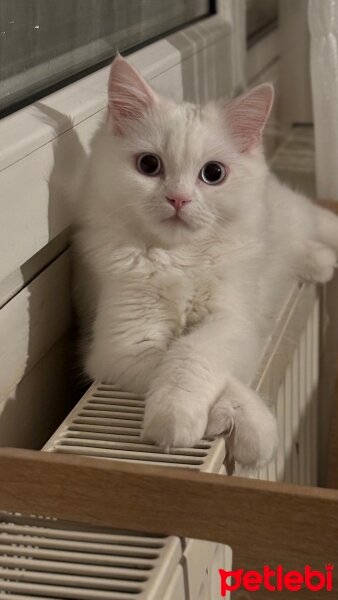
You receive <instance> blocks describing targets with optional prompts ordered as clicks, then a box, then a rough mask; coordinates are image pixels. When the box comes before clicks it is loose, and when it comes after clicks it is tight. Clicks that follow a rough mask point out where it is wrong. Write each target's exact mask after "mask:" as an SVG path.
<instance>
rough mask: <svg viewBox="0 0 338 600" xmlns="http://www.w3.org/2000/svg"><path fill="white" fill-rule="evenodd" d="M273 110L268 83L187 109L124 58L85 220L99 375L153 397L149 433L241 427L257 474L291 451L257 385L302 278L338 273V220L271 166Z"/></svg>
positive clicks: (78, 238) (242, 452) (91, 347)
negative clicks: (283, 310) (281, 442)
mask: <svg viewBox="0 0 338 600" xmlns="http://www.w3.org/2000/svg"><path fill="white" fill-rule="evenodd" d="M272 101H273V88H272V86H271V85H269V84H266V85H261V86H259V87H256V88H254V89H253V90H251V91H249V92H247V93H245V94H244V95H242V96H240V97H238V98H236V99H233V100H221V101H218V102H212V103H209V104H207V105H206V106H202V107H201V106H195V105H193V104H181V105H176V104H174V103H173V102H172V101H170V100H168V99H164V98H161V97H159V96H157V95H156V94H155V92H154V91H153V90H152V89H151V88H150V87H149V85H148V84H147V83H146V82H145V80H144V79H143V78H142V77H141V76H140V75H139V74H138V73H137V72H136V70H135V69H134V68H133V67H132V66H130V65H129V64H128V62H127V61H125V60H124V59H122V58H121V57H117V58H116V59H115V60H114V63H113V66H112V68H111V74H110V80H109V106H108V118H107V122H105V123H103V124H102V126H101V128H100V129H99V131H98V132H97V134H96V135H95V136H94V139H93V142H92V148H91V155H90V158H89V161H88V164H87V166H86V175H85V178H84V182H83V186H82V190H81V194H80V199H79V204H78V206H77V215H76V234H75V248H76V249H77V251H78V254H79V256H80V260H81V262H82V265H83V267H84V272H85V276H84V277H83V276H81V275H79V276H78V289H77V295H78V298H79V300H80V302H79V304H80V311H81V314H82V317H83V318H84V319H86V320H87V323H88V324H89V328H90V332H91V333H90V335H89V343H88V349H87V356H86V362H85V365H86V366H85V368H86V371H87V373H88V374H89V375H90V376H91V377H92V378H93V379H96V380H100V381H106V382H111V383H114V384H116V385H117V386H118V387H119V388H125V389H127V390H131V391H136V392H139V393H142V394H145V395H146V411H145V417H144V431H143V435H144V438H145V439H147V440H151V441H153V442H156V443H157V444H160V445H161V446H163V447H165V448H170V447H173V446H183V447H184V446H185V447H187V446H193V445H194V444H196V443H197V442H198V441H199V440H200V439H201V438H202V436H203V435H204V434H205V433H206V432H207V433H208V434H212V435H215V434H219V433H221V432H223V431H230V430H233V440H234V447H233V452H234V457H235V459H236V460H237V461H238V462H240V463H241V464H243V465H248V466H249V465H251V466H253V465H261V464H263V463H264V462H267V461H269V460H270V459H271V457H272V455H273V453H274V451H275V448H276V445H277V429H276V423H275V419H274V417H273V416H272V414H271V412H270V410H269V409H268V407H267V406H266V404H265V403H264V402H263V400H261V399H260V398H259V397H258V395H257V394H256V393H255V392H254V391H252V390H251V389H249V387H248V384H250V381H251V380H252V378H253V376H254V374H255V371H256V369H257V365H258V361H259V358H260V353H261V350H262V344H263V342H264V339H265V337H266V335H267V333H268V332H269V329H270V327H271V324H272V322H273V317H274V315H275V314H276V311H277V310H278V308H279V306H280V303H281V301H282V300H283V299H284V297H285V294H286V292H287V291H288V290H289V288H290V285H291V284H292V282H293V281H294V280H295V278H296V277H300V278H302V279H308V280H311V281H320V282H325V281H328V280H329V279H330V278H331V277H332V274H333V270H334V266H335V263H336V252H337V250H338V219H337V218H336V217H334V216H333V215H332V214H331V213H328V212H327V211H324V210H323V209H320V208H317V207H316V206H315V205H313V204H312V203H310V201H309V200H307V199H306V198H304V197H303V196H301V195H299V194H297V193H295V192H292V191H290V190H289V189H287V188H286V187H284V186H283V185H281V184H280V183H279V182H278V181H277V180H276V178H275V177H274V176H273V175H271V174H270V173H269V170H268V168H267V165H266V162H265V158H264V154H263V150H262V142H261V136H262V131H263V128H264V125H265V123H266V121H267V119H268V116H269V112H270V109H271V105H272Z"/></svg>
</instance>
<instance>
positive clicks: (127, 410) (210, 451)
mask: <svg viewBox="0 0 338 600" xmlns="http://www.w3.org/2000/svg"><path fill="white" fill-rule="evenodd" d="M143 411H144V399H143V398H141V397H139V396H137V395H136V394H130V393H127V392H121V391H119V390H116V389H115V388H114V387H113V386H110V385H103V384H99V385H96V384H93V385H92V386H91V388H90V389H89V390H88V392H87V393H86V394H85V395H84V396H83V398H82V399H81V400H80V402H79V403H78V404H77V406H76V407H75V409H74V410H73V411H72V412H71V413H70V415H69V416H68V418H67V419H66V421H64V423H63V425H62V426H61V427H60V428H59V429H58V430H57V431H56V433H55V434H54V435H53V437H52V438H51V439H50V440H49V442H48V443H47V444H46V446H45V450H47V451H49V452H62V453H67V454H68V453H69V454H83V455H87V456H94V457H97V458H104V459H114V460H122V461H123V460H127V461H128V462H142V463H145V462H146V463H148V464H149V463H150V464H153V465H161V466H164V465H169V466H172V467H173V466H175V467H185V468H190V469H198V470H202V471H214V472H218V471H219V469H220V467H221V465H222V463H223V460H224V455H225V446H224V441H223V440H222V439H212V440H202V441H201V442H200V443H199V444H197V446H195V448H183V449H180V448H174V449H172V450H171V451H170V452H169V453H167V452H164V451H163V450H162V449H161V448H159V447H157V446H154V445H152V444H145V443H143V441H142V439H141V426H142V418H143Z"/></svg>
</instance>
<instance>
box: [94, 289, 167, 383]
mask: <svg viewBox="0 0 338 600" xmlns="http://www.w3.org/2000/svg"><path fill="white" fill-rule="evenodd" d="M174 329H175V319H174V318H172V317H171V315H170V312H168V310H167V307H166V306H164V305H163V302H161V299H159V298H158V297H157V296H156V297H154V296H153V291H152V290H151V288H149V286H148V287H147V286H144V288H142V287H141V288H140V289H138V287H137V286H136V287H135V289H134V288H133V286H132V285H131V284H129V285H124V284H123V282H122V281H119V282H117V284H116V285H115V286H114V287H113V288H112V289H111V290H109V289H106V290H105V291H104V294H101V297H100V299H99V302H98V307H97V315H96V319H95V321H94V326H93V331H92V340H91V342H90V344H89V351H88V355H87V358H86V361H85V367H86V371H87V373H88V374H89V376H90V377H91V378H92V379H95V380H97V381H104V382H106V383H112V384H114V385H116V386H117V387H119V388H121V389H125V390H127V391H132V392H136V393H139V394H144V393H145V392H146V390H147V389H148V388H149V385H150V382H151V380H152V379H153V377H154V373H155V372H156V369H157V367H158V365H159V364H160V362H161V360H162V358H163V356H164V354H165V353H166V351H167V348H168V345H169V343H170V341H171V339H172V338H173V335H174Z"/></svg>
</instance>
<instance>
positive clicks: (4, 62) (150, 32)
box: [0, 0, 210, 111]
mask: <svg viewBox="0 0 338 600" xmlns="http://www.w3.org/2000/svg"><path fill="white" fill-rule="evenodd" d="M209 11H210V2H209V1H208V0H170V1H169V0H0V111H4V109H8V107H10V106H12V107H13V105H14V104H15V103H18V102H20V101H22V100H23V99H28V98H29V97H31V96H32V95H36V94H39V92H41V91H42V90H46V88H49V87H50V86H53V85H55V84H57V83H58V82H60V81H64V80H65V79H67V78H70V77H74V76H75V75H77V74H79V73H82V74H84V73H85V72H88V69H91V68H93V67H94V65H95V66H96V65H100V66H101V64H104V61H108V60H109V59H111V58H112V56H114V54H115V53H116V49H119V50H120V51H121V52H123V51H125V50H128V49H130V48H132V47H134V46H136V45H138V44H142V43H144V42H147V41H149V40H150V39H152V38H154V37H156V36H159V35H163V34H165V33H166V32H168V31H170V30H172V29H175V28H177V27H181V26H183V25H185V24H187V23H190V22H192V21H194V20H195V19H198V18H201V17H203V16H206V15H208V14H209Z"/></svg>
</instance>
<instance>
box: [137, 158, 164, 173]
mask: <svg viewBox="0 0 338 600" xmlns="http://www.w3.org/2000/svg"><path fill="white" fill-rule="evenodd" d="M137 167H138V170H139V171H140V172H141V173H143V174H144V175H157V174H158V173H159V171H160V169H161V160H160V158H159V157H158V156H156V154H141V155H140V156H139V157H138V160H137Z"/></svg>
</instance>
